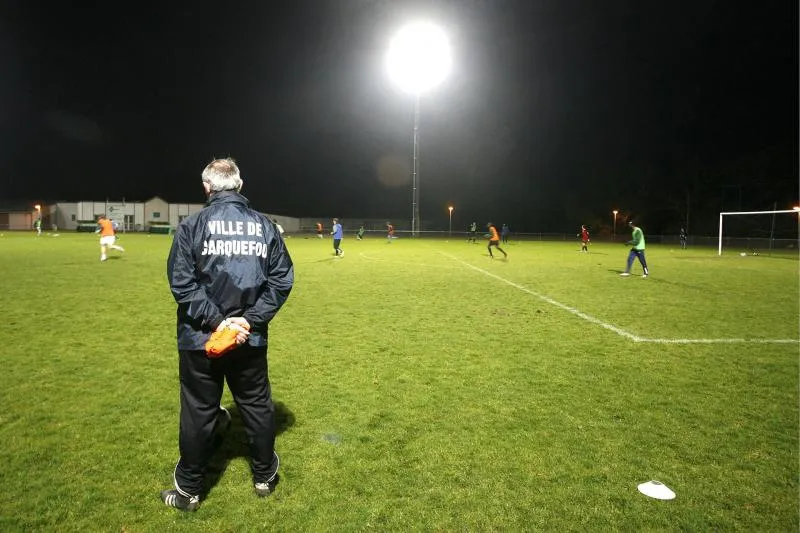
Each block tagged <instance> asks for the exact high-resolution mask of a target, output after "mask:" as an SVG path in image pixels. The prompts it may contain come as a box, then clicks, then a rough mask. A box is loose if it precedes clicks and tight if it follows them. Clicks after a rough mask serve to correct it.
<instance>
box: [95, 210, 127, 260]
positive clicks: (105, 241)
mask: <svg viewBox="0 0 800 533" xmlns="http://www.w3.org/2000/svg"><path fill="white" fill-rule="evenodd" d="M97 226H98V227H97V231H96V232H95V233H99V234H100V261H105V260H106V259H108V256H107V255H106V251H107V250H108V248H111V249H112V250H117V251H118V252H124V251H125V249H124V248H123V247H122V246H117V245H116V244H114V243H115V242H116V241H117V236H116V232H115V231H114V222H112V221H111V220H110V219H108V218H106V216H105V215H100V218H98V219H97Z"/></svg>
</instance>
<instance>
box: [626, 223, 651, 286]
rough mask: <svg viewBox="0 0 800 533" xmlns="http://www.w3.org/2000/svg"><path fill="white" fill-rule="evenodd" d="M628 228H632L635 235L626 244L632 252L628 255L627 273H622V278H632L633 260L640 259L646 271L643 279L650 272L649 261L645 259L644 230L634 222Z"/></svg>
mask: <svg viewBox="0 0 800 533" xmlns="http://www.w3.org/2000/svg"><path fill="white" fill-rule="evenodd" d="M628 226H630V227H631V230H632V231H633V233H632V234H631V240H629V241H628V242H626V243H625V244H627V245H628V246H630V247H631V251H630V252H629V253H628V264H627V266H626V267H625V272H623V273H621V274H620V276H630V275H631V267H632V266H633V260H634V259H636V258H639V262H640V263H641V264H642V269H643V270H644V274H642V277H643V278H646V277H647V276H648V275H649V274H650V272H649V271H648V270H647V259H645V257H644V233H643V232H642V228H640V227H639V226H638V225H637V224H635V223H634V222H633V221H632V220H631V221H630V222H628Z"/></svg>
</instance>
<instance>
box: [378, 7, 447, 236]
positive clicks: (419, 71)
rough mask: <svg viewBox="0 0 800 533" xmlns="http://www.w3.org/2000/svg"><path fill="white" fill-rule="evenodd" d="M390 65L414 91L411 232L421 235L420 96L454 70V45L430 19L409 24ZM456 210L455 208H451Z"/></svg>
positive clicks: (398, 80)
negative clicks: (419, 168)
mask: <svg viewBox="0 0 800 533" xmlns="http://www.w3.org/2000/svg"><path fill="white" fill-rule="evenodd" d="M386 67H387V70H388V72H389V76H390V77H391V78H392V81H394V83H396V84H397V86H398V87H400V88H401V89H403V90H404V91H407V92H409V93H411V94H413V95H414V136H413V139H414V140H413V142H414V145H413V167H412V168H413V170H412V173H411V183H412V185H411V235H413V236H415V237H416V236H418V235H419V226H420V217H419V176H418V172H417V167H418V164H417V157H418V154H419V136H418V132H419V100H420V94H421V93H423V92H425V91H428V90H430V89H432V88H433V87H435V86H436V85H438V84H439V83H440V82H441V81H442V80H443V79H444V78H445V76H447V74H448V73H449V72H450V45H449V44H448V42H447V37H446V36H445V34H444V32H443V31H442V30H441V29H440V28H438V27H437V26H435V25H433V24H431V23H428V22H415V23H413V24H408V25H407V26H404V27H403V28H401V29H400V31H398V32H397V34H396V35H395V37H394V38H393V39H392V41H391V43H390V45H389V52H388V54H387V56H386ZM451 213H452V211H451Z"/></svg>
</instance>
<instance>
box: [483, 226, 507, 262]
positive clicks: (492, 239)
mask: <svg viewBox="0 0 800 533" xmlns="http://www.w3.org/2000/svg"><path fill="white" fill-rule="evenodd" d="M486 227H487V228H489V233H488V234H487V236H488V237H489V244H488V245H487V246H486V249H487V250H489V257H491V258H492V259H494V254H492V246H494V247H495V248H497V249H498V250H500V251H501V252H502V253H503V257H504V258H507V257H508V254H507V253H506V252H505V250H503V249H502V248H500V234H499V233H497V228H495V227H494V224H492V223H491V222H489V223H488V224H486Z"/></svg>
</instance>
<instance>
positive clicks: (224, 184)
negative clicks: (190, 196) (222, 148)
mask: <svg viewBox="0 0 800 533" xmlns="http://www.w3.org/2000/svg"><path fill="white" fill-rule="evenodd" d="M203 183H207V184H208V186H209V188H210V189H211V192H219V191H238V190H239V189H241V188H242V177H241V176H240V175H239V167H238V166H236V161H234V160H233V159H231V158H230V157H227V158H225V159H215V160H214V161H212V162H211V163H209V164H208V166H207V167H206V168H205V169H203Z"/></svg>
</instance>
